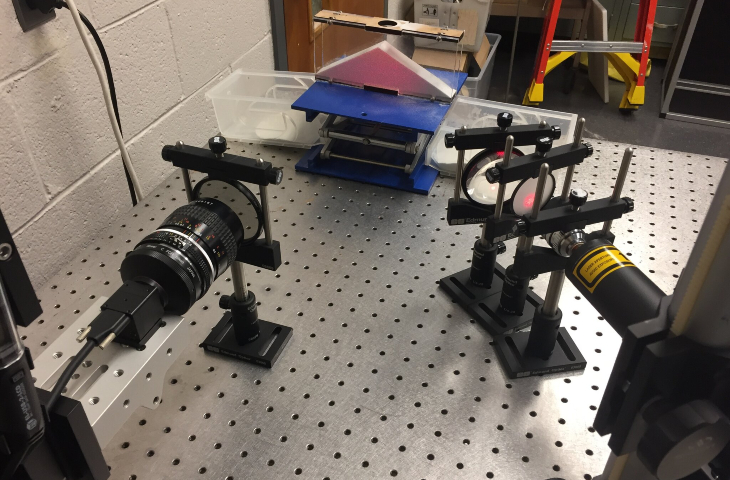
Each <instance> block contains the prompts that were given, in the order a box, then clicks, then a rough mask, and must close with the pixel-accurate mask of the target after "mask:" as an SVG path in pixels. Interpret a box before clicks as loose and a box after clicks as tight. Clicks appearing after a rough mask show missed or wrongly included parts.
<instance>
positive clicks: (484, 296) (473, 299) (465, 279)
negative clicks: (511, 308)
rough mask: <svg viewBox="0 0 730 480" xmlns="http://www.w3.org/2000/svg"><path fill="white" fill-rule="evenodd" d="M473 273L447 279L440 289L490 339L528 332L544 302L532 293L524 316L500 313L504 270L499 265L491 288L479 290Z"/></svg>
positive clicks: (469, 270)
mask: <svg viewBox="0 0 730 480" xmlns="http://www.w3.org/2000/svg"><path fill="white" fill-rule="evenodd" d="M470 273H471V269H470V268H467V269H466V270H462V271H461V272H458V273H455V274H453V275H449V276H448V277H444V278H442V279H441V281H440V282H439V286H440V287H441V288H442V289H443V290H444V291H445V292H446V293H447V294H448V295H449V296H450V297H451V298H452V299H454V300H456V302H457V303H458V304H459V305H460V306H461V307H462V308H463V309H464V310H466V311H467V312H468V313H469V315H471V316H472V317H473V318H474V319H475V320H476V321H477V322H478V323H479V325H481V326H482V327H484V329H486V330H487V332H489V334H490V335H492V336H496V335H502V334H505V333H510V332H514V331H517V330H520V329H523V328H526V327H528V326H529V325H530V323H532V318H533V316H534V314H535V307H536V306H538V305H541V304H542V299H541V298H540V297H539V296H538V295H537V294H535V293H533V291H532V290H530V291H529V293H528V294H527V302H525V309H524V311H523V312H522V315H509V314H507V313H505V312H502V311H501V310H500V309H499V297H500V294H501V292H502V279H503V278H504V268H502V266H501V265H499V264H497V265H496V267H495V269H494V273H495V275H494V279H493V280H492V287H491V288H481V287H477V286H476V285H474V284H473V283H471V280H469V275H470Z"/></svg>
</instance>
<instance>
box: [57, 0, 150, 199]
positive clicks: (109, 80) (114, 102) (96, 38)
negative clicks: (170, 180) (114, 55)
mask: <svg viewBox="0 0 730 480" xmlns="http://www.w3.org/2000/svg"><path fill="white" fill-rule="evenodd" d="M58 4H59V5H60V6H62V7H63V8H66V9H68V4H67V3H66V2H64V1H61V2H58ZM79 17H81V21H82V22H83V23H84V25H86V29H87V30H88V31H89V33H90V34H91V36H92V37H93V38H94V42H96V46H97V48H98V49H99V54H100V55H101V60H102V61H103V62H104V70H105V72H106V81H107V84H108V85H109V95H111V97H112V106H113V107H114V116H115V117H116V119H117V125H119V133H122V122H121V121H120V120H119V107H118V106H117V91H116V89H115V88H114V76H113V75H112V67H111V64H110V63H109V57H108V56H107V54H106V49H105V48H104V44H103V43H102V41H101V38H100V37H99V34H98V33H97V32H96V29H95V28H94V26H93V25H92V24H91V21H89V19H88V18H86V15H84V14H83V13H81V11H79ZM123 166H124V175H125V176H126V177H127V186H128V187H129V194H130V195H131V196H132V206H134V205H137V195H136V194H135V193H134V185H133V184H132V177H131V176H130V175H129V171H127V166H126V165H124V164H123Z"/></svg>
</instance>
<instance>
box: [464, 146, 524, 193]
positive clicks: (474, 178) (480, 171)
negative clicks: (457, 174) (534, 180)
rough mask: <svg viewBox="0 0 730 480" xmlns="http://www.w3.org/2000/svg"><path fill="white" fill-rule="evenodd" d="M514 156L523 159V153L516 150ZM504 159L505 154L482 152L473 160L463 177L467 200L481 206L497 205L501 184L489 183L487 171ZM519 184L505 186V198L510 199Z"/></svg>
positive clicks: (500, 152) (465, 169)
mask: <svg viewBox="0 0 730 480" xmlns="http://www.w3.org/2000/svg"><path fill="white" fill-rule="evenodd" d="M512 156H513V157H521V156H522V152H521V151H519V150H517V149H516V148H515V149H512ZM503 159H504V152H503V151H494V150H482V151H481V152H480V153H478V154H477V155H475V156H474V158H472V159H471V161H470V162H469V163H468V164H467V165H466V167H465V168H464V172H463V173H462V175H461V189H462V191H463V192H464V195H465V196H466V198H468V199H469V200H470V201H471V202H473V203H478V204H480V205H494V204H495V203H497V191H498V190H499V183H489V182H488V181H487V170H489V169H490V168H492V167H494V166H495V165H497V164H498V163H500V162H502V160H503ZM517 183H518V182H512V183H508V184H507V185H505V189H504V197H505V198H510V196H511V195H512V192H513V191H514V189H515V187H516V186H517Z"/></svg>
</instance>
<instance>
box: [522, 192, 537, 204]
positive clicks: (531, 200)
mask: <svg viewBox="0 0 730 480" xmlns="http://www.w3.org/2000/svg"><path fill="white" fill-rule="evenodd" d="M534 203H535V194H534V193H531V194H529V195H528V196H526V197H525V199H524V200H522V205H524V206H525V207H527V208H531V207H532V205H533V204H534Z"/></svg>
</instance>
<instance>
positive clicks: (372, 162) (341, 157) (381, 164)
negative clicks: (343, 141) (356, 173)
mask: <svg viewBox="0 0 730 480" xmlns="http://www.w3.org/2000/svg"><path fill="white" fill-rule="evenodd" d="M329 158H340V159H342V160H350V161H352V162H361V163H369V164H371V165H379V166H381V167H390V168H397V169H399V170H405V169H406V165H392V164H390V163H384V162H376V161H374V160H365V159H364V158H356V157H350V156H347V155H340V154H339V153H330V154H329Z"/></svg>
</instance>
